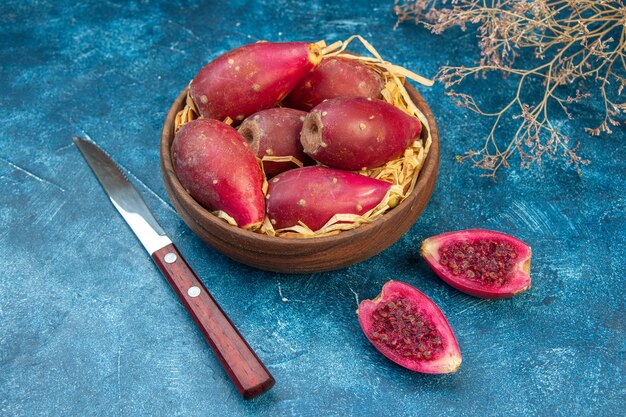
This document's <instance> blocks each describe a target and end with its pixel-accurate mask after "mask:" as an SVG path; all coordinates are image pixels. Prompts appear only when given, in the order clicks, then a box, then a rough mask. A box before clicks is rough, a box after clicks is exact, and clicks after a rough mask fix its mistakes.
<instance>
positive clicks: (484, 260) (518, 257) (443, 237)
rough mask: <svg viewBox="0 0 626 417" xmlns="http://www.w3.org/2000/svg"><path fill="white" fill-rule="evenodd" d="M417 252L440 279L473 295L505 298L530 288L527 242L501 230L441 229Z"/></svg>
mask: <svg viewBox="0 0 626 417" xmlns="http://www.w3.org/2000/svg"><path fill="white" fill-rule="evenodd" d="M421 254H422V257H424V259H425V260H426V262H428V264H429V265H430V267H431V268H432V269H433V271H435V273H436V274H437V275H439V277H440V278H441V279H443V280H444V281H445V282H447V283H448V284H450V285H451V286H453V287H454V288H456V289H458V290H459V291H462V292H464V293H466V294H470V295H473V296H475V297H480V298H507V297H512V296H514V295H516V294H519V293H521V292H523V291H526V290H527V289H528V288H530V258H531V249H530V246H528V245H527V244H526V243H524V242H522V241H521V240H519V239H517V238H515V237H513V236H510V235H507V234H505V233H501V232H495V231H491V230H483V229H472V230H461V231H458V232H449V233H443V234H440V235H437V236H432V237H429V238H428V239H426V240H424V242H422V248H421Z"/></svg>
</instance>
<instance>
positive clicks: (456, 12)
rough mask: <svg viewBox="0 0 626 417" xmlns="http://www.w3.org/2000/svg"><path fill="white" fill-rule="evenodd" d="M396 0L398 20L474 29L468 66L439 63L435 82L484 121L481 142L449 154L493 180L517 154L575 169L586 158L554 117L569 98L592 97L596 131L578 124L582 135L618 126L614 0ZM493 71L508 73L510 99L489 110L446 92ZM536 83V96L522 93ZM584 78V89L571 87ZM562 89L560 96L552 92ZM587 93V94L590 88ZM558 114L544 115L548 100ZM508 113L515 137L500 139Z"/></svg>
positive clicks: (625, 27)
mask: <svg viewBox="0 0 626 417" xmlns="http://www.w3.org/2000/svg"><path fill="white" fill-rule="evenodd" d="M444 3H446V1H445V0H440V1H438V0H413V1H403V2H400V1H398V0H396V8H395V10H396V13H397V15H398V17H399V20H398V22H402V21H405V20H414V21H416V22H417V23H420V24H423V25H424V26H425V27H427V28H428V29H430V30H431V31H432V32H433V33H436V34H441V33H442V32H444V31H445V30H447V29H449V28H451V27H455V26H457V27H461V28H462V29H463V30H465V29H466V27H467V26H468V25H474V26H476V28H477V29H476V30H477V33H478V38H479V47H480V50H481V55H480V59H479V60H478V62H477V64H476V65H475V66H471V67H465V66H443V67H441V68H440V70H439V73H438V75H437V79H438V80H439V81H441V82H443V83H444V85H445V87H446V88H447V89H448V91H447V92H446V94H447V95H449V96H451V97H453V99H454V100H455V101H456V103H457V104H459V105H460V106H463V107H467V108H468V109H470V110H471V111H473V112H475V113H477V114H479V115H481V116H485V117H490V118H493V119H494V120H493V125H492V127H491V130H490V132H489V134H488V135H487V137H486V138H485V142H484V144H483V146H482V147H480V148H478V149H477V150H469V151H467V152H465V154H464V155H461V156H458V157H457V159H458V160H459V161H465V160H471V161H472V163H473V164H474V166H476V167H479V168H482V169H484V170H485V172H486V175H489V176H495V174H496V172H497V171H498V170H499V169H500V168H501V167H509V163H508V160H509V159H510V158H511V157H512V156H513V155H514V154H518V155H519V156H520V159H521V166H522V167H525V168H528V167H530V166H531V165H532V164H533V163H537V164H541V161H542V157H543V156H548V157H550V158H552V159H555V158H558V157H561V158H563V159H564V160H565V162H566V163H569V164H572V165H574V167H575V168H576V169H577V170H578V172H579V173H580V172H581V171H580V170H581V166H582V165H584V164H586V163H588V162H589V161H587V160H584V159H582V158H581V157H580V156H579V155H578V154H577V150H578V145H572V143H571V141H570V138H569V137H568V136H567V135H566V134H565V133H564V132H563V129H562V128H561V127H560V119H563V116H565V118H567V119H572V118H573V116H572V114H571V113H570V111H569V110H568V107H569V105H570V104H572V103H579V102H580V101H581V100H584V99H588V98H590V97H592V95H593V96H594V98H596V99H599V100H601V102H602V103H603V105H604V106H603V114H601V115H600V122H599V124H598V125H597V127H593V128H585V131H586V132H587V133H588V134H590V135H595V136H597V135H600V134H601V133H606V134H611V133H612V132H613V128H612V127H618V126H619V127H622V126H623V124H624V123H625V122H624V115H625V114H626V103H625V102H624V101H620V97H621V94H622V91H623V88H624V86H626V57H625V55H626V7H624V4H623V2H622V1H603V0H534V1H515V0H480V1H478V0H453V1H452V2H451V4H450V6H449V7H446V6H445V5H444ZM440 6H443V7H440ZM488 72H499V73H501V74H503V75H504V76H505V77H511V78H513V77H514V78H515V79H516V81H517V88H516V89H515V95H514V97H513V98H512V99H511V100H510V101H508V102H507V103H506V104H505V105H503V106H501V107H500V108H499V109H498V110H496V111H485V110H483V109H481V108H480V107H479V106H478V104H477V103H476V101H475V99H474V97H472V96H471V95H469V94H465V93H462V92H457V91H454V90H453V88H457V87H459V86H460V85H462V84H464V82H465V81H468V80H470V79H476V78H478V77H479V76H482V77H483V78H484V77H486V74H487V73H488ZM538 80H539V81H540V82H541V84H542V86H543V94H540V95H539V96H533V98H532V100H530V101H529V98H528V97H527V96H529V94H525V93H526V92H527V90H528V89H529V88H530V87H531V84H532V83H535V82H536V81H538ZM588 84H592V88H591V89H588V90H587V91H584V92H581V90H583V89H585V87H586V86H587V85H588ZM563 90H567V91H569V94H568V95H567V96H565V97H564V96H563V95H561V94H562V91H563ZM594 93H595V94H594ZM552 104H556V105H558V106H556V109H560V111H561V112H562V114H558V113H559V112H557V114H556V115H555V114H553V108H554V106H553V105H552ZM505 116H512V117H513V119H515V120H518V121H519V124H518V126H517V129H516V130H515V135H513V136H512V137H508V138H505V139H504V140H503V139H502V138H501V137H499V136H498V135H497V128H498V127H499V126H501V125H502V123H504V121H505Z"/></svg>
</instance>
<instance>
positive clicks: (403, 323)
mask: <svg viewBox="0 0 626 417" xmlns="http://www.w3.org/2000/svg"><path fill="white" fill-rule="evenodd" d="M357 314H358V316H359V323H360V324H361V328H362V329H363V332H364V333H365V336H366V337H367V338H368V340H369V341H370V342H371V343H372V344H373V345H374V347H375V348H376V349H378V350H379V351H380V353H382V354H383V355H385V356H386V357H387V358H389V359H391V360H392V361H394V362H395V363H397V364H398V365H401V366H404V367H405V368H407V369H410V370H412V371H415V372H423V373H427V374H446V373H451V372H456V370H457V369H458V368H459V366H460V365H461V352H460V350H459V345H458V343H457V341H456V338H455V337H454V333H453V332H452V329H451V328H450V325H449V324H448V320H447V319H446V317H445V316H444V314H443V313H442V312H441V310H440V309H439V307H438V306H437V305H436V304H435V303H434V302H433V301H432V300H431V299H430V298H428V297H427V296H426V295H424V294H423V293H422V292H421V291H419V290H418V289H416V288H414V287H412V286H410V285H408V284H405V283H404V282H400V281H389V282H387V283H386V284H385V285H383V289H382V291H381V293H380V294H379V295H378V297H376V298H375V299H373V300H363V301H361V304H359V309H358V310H357Z"/></svg>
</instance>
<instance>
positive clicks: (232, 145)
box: [172, 119, 265, 229]
mask: <svg viewBox="0 0 626 417" xmlns="http://www.w3.org/2000/svg"><path fill="white" fill-rule="evenodd" d="M172 164H173V167H174V172H175V173H176V176H177V177H178V180H179V181H180V183H181V184H182V186H183V187H184V188H185V189H186V190H187V191H188V192H189V194H190V195H191V196H192V197H193V198H194V199H195V200H196V201H197V202H198V203H200V205H202V206H203V207H205V208H207V209H209V210H222V211H224V212H225V213H226V214H228V215H229V216H231V217H232V218H233V219H235V221H236V222H237V225H238V226H239V227H241V228H243V229H254V228H256V227H258V226H259V225H260V224H261V223H262V222H263V219H264V217H265V213H264V212H265V204H264V203H265V197H264V196H263V191H262V186H263V173H262V172H261V168H260V167H259V164H258V163H257V161H256V158H255V157H254V155H253V154H252V151H251V150H250V147H249V146H248V144H247V143H246V142H245V140H244V139H243V137H242V136H241V135H240V134H239V133H238V132H237V131H236V130H235V129H234V128H232V127H230V126H228V125H226V124H225V123H222V122H220V121H217V120H213V119H197V120H193V121H191V122H189V123H187V124H185V125H183V127H181V129H180V130H179V131H178V132H177V133H176V136H175V137H174V142H173V143H172Z"/></svg>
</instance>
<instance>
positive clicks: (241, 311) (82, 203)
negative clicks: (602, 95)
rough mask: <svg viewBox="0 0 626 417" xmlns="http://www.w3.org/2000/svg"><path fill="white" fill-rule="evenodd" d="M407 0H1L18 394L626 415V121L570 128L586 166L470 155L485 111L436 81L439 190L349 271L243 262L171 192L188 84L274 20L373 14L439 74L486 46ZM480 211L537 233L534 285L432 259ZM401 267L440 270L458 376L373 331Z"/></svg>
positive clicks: (4, 177)
mask: <svg viewBox="0 0 626 417" xmlns="http://www.w3.org/2000/svg"><path fill="white" fill-rule="evenodd" d="M391 7H392V1H391V0H389V1H382V2H375V1H363V2H356V1H354V2H350V5H349V6H347V5H346V4H345V3H344V2H330V1H328V2H322V1H316V0H314V1H303V0H302V1H269V0H267V1H260V2H252V1H233V2H220V1H215V2H207V4H204V5H200V4H197V3H195V2H165V1H163V2H152V1H143V2H139V3H133V4H128V5H127V4H126V2H113V1H110V2H92V3H83V2H69V1H59V2H54V3H52V2H50V3H32V2H24V1H3V2H2V4H1V5H0V120H1V125H2V130H1V131H0V187H1V190H2V192H1V193H0V248H1V249H0V266H1V267H2V271H3V273H2V278H1V279H0V415H2V416H34V415H55V416H59V415H119V416H139V415H152V416H156V415H162V416H177V415H185V416H200V415H219V416H241V415H251V416H254V415H273V416H283V415H299V416H319V415H337V416H343V415H440V416H441V415H480V416H483V415H528V416H530V415H561V416H571V415H577V416H599V415H606V416H609V415H618V414H623V412H624V408H625V401H626V400H625V384H624V369H623V367H624V359H625V358H624V351H625V339H624V330H625V323H624V313H625V309H624V298H625V297H624V295H625V292H624V277H625V275H626V274H625V260H624V259H625V255H626V254H625V251H624V248H625V243H626V239H625V238H626V231H625V223H626V222H625V218H624V210H625V206H626V204H625V200H624V184H625V180H626V178H625V177H626V175H625V161H624V146H623V145H624V139H625V138H624V130H623V129H622V130H621V131H617V132H616V133H615V134H614V135H613V136H609V137H603V138H589V137H585V136H584V134H583V133H574V136H575V138H576V139H580V140H582V147H581V152H582V153H583V154H584V155H585V156H587V157H588V158H590V159H591V160H592V164H591V165H590V166H589V167H587V168H585V169H584V175H583V176H582V177H579V176H577V175H576V174H575V173H572V172H571V171H568V170H567V169H565V168H563V167H562V166H561V165H559V164H554V163H551V162H550V161H547V162H546V164H545V165H544V166H543V167H541V168H539V169H534V170H532V171H520V170H519V169H513V170H510V171H509V172H503V173H502V174H501V175H500V177H499V179H498V181H497V182H493V181H491V180H489V179H485V178H481V177H479V172H477V171H474V170H472V169H471V168H470V167H469V166H468V165H458V164H456V163H455V162H454V155H456V154H458V153H461V152H462V151H463V150H465V149H467V148H469V147H471V146H474V145H476V144H477V143H478V142H479V140H480V137H479V136H480V135H481V134H483V133H484V131H485V130H486V129H487V125H486V124H485V123H486V122H484V121H481V120H477V119H476V118H475V117H474V116H473V115H471V114H469V113H468V112H466V111H463V110H460V109H458V108H457V107H455V106H454V105H453V104H452V103H451V102H450V100H448V99H447V98H445V97H444V96H443V94H442V88H441V86H435V87H434V88H431V89H427V88H420V91H421V92H422V94H423V95H424V97H425V98H426V100H427V101H428V102H429V103H430V105H431V107H432V109H433V112H434V114H435V116H436V118H437V120H438V123H439V127H440V131H441V137H442V140H441V143H442V152H441V155H442V159H441V169H440V177H439V180H438V184H437V188H436V190H435V193H434V195H433V197H432V200H431V202H430V204H429V205H428V207H427V209H426V210H425V212H424V214H423V215H422V217H421V218H420V219H419V220H418V222H417V223H416V224H415V226H414V227H413V228H412V229H411V230H410V231H409V232H408V233H407V234H406V235H405V236H404V237H403V238H402V239H401V240H400V241H399V242H398V243H396V244H395V245H393V246H392V247H390V248H389V249H388V250H386V251H384V252H383V253H382V254H380V255H379V256H377V257H375V258H373V259H370V260H368V261H365V262H363V263H361V264H358V265H355V266H352V267H349V268H345V269H343V270H339V271H335V272H331V273H323V274H312V275H300V276H288V275H280V274H273V273H268V272H262V271H258V270H255V269H253V268H249V267H246V266H243V265H240V264H237V263H235V262H233V261H231V260H229V259H227V258H225V257H224V256H222V255H221V254H219V253H216V252H215V251H214V250H212V249H211V248H208V247H206V246H205V245H204V244H203V243H202V242H201V241H200V240H199V239H198V238H197V237H196V236H195V235H193V234H192V233H191V232H190V231H189V229H188V228H187V227H186V225H185V224H184V223H183V222H182V221H181V220H180V219H179V217H178V216H177V215H176V213H175V212H174V210H173V209H172V207H171V205H170V203H169V200H168V198H167V195H166V192H165V189H164V186H163V183H162V181H161V175H160V171H159V156H158V143H159V137H160V129H161V125H162V123H163V120H164V117H165V114H166V111H167V110H168V108H169V106H170V103H171V102H172V101H173V100H174V98H175V97H176V95H177V94H178V93H179V91H180V90H181V89H182V88H183V87H184V86H185V85H186V84H187V83H188V81H189V80H190V79H191V78H192V77H193V75H194V74H195V72H196V71H197V70H198V69H199V68H200V67H201V65H203V64H204V63H205V62H207V61H209V60H210V59H212V58H215V57H216V56H217V55H219V54H221V53H223V52H225V51H227V50H229V49H231V48H234V47H237V46H240V45H242V44H245V43H250V42H254V41H256V40H259V39H267V40H273V41H280V40H313V41H315V40H318V39H326V40H328V41H334V40H339V39H346V38H347V37H348V36H349V35H351V34H354V33H359V34H362V35H363V36H365V37H366V38H367V39H369V40H370V41H371V42H372V43H373V44H374V45H375V46H376V47H377V49H379V51H381V52H382V53H383V54H384V57H385V58H387V59H388V60H390V61H392V62H395V63H397V64H399V65H403V66H406V67H408V68H410V69H412V70H414V71H415V72H417V73H420V74H423V75H426V76H429V75H432V74H434V72H435V71H436V69H437V67H438V66H439V65H443V64H446V63H458V62H461V61H465V62H469V60H470V59H471V58H470V56H472V55H473V56H475V55H474V54H475V52H476V47H475V39H474V38H473V36H472V35H470V34H461V33H460V32H450V33H448V34H445V35H444V36H440V37H438V36H434V35H430V34H429V33H427V32H426V31H425V30H423V29H421V28H418V27H416V26H414V25H412V24H405V25H402V26H400V28H399V29H397V30H395V31H394V30H392V29H393V26H394V23H395V19H394V16H393V14H392V12H391ZM489 95H490V92H489V91H487V92H485V96H489ZM583 110H585V111H590V112H594V111H597V109H594V108H592V107H589V108H586V109H583ZM579 123H580V122H576V121H574V122H572V125H573V126H574V127H576V128H579V127H580V126H579V125H578V124H579ZM82 132H86V133H88V134H89V135H90V136H91V137H92V138H93V139H94V140H95V141H96V142H97V143H98V144H100V145H101V146H102V147H103V148H104V149H105V150H106V151H108V152H109V153H110V154H111V155H112V156H113V157H114V158H115V159H116V160H117V161H118V162H119V163H120V164H121V165H122V166H123V167H124V168H125V169H127V172H128V174H129V177H130V179H131V180H132V181H133V182H134V183H135V184H136V185H137V186H138V187H139V189H140V190H141V192H142V193H143V194H144V196H145V198H146V200H147V202H148V203H149V205H150V206H151V207H152V208H153V211H154V212H155V215H156V217H157V218H158V219H159V220H160V222H161V223H162V225H163V227H164V228H165V229H166V231H167V232H168V233H169V235H170V236H171V237H172V239H173V240H174V241H175V242H176V244H177V245H178V247H179V249H180V250H181V252H182V253H183V254H185V256H186V258H187V259H188V261H189V263H190V264H191V265H192V266H193V267H194V268H195V270H196V272H197V273H198V275H199V276H200V277H202V278H203V281H204V282H205V284H206V286H207V287H208V288H209V289H210V290H211V291H212V292H213V294H214V296H215V297H216V299H217V300H219V302H220V303H221V305H222V306H223V308H224V309H225V310H226V311H227V312H228V313H229V315H230V316H231V318H232V319H233V321H234V322H235V323H236V324H237V325H238V327H239V328H240V330H241V332H242V333H243V334H244V335H245V336H246V337H247V339H248V341H249V343H250V344H251V345H252V346H253V347H254V348H255V349H256V350H257V352H258V354H259V356H260V357H261V358H262V359H263V360H264V361H265V363H266V364H267V366H268V368H269V369H270V370H271V372H272V373H273V374H274V376H275V378H276V380H277V384H276V386H275V387H274V388H273V389H272V391H270V392H269V393H267V394H266V395H264V396H262V397H260V398H258V399H255V400H253V401H249V402H245V401H243V400H241V399H240V398H239V396H238V394H237V392H236V391H235V389H234V388H233V386H232V385H231V384H230V382H229V381H228V379H227V377H226V375H225V373H224V372H223V371H222V369H221V368H220V366H219V364H218V362H217V360H216V359H215V358H214V356H213V354H212V353H211V351H210V350H209V348H208V347H207V345H206V344H205V342H204V340H203V339H202V337H201V335H200V333H199V332H198V331H197V330H196V328H195V327H194V325H193V323H192V321H191V320H190V319H189V317H188V316H187V314H186V313H185V311H184V309H183V308H182V307H181V305H180V304H179V302H178V301H177V300H176V298H175V296H174V294H173V292H172V291H171V290H170V288H169V287H168V286H167V284H166V282H165V280H164V279H162V278H161V276H160V274H159V272H158V270H157V268H156V267H155V266H154V265H153V263H152V261H151V260H150V258H149V257H148V256H147V255H146V254H145V253H144V250H143V248H142V247H141V246H140V244H139V242H138V241H137V240H136V239H135V237H134V236H133V235H132V234H131V232H130V230H129V229H128V227H127V226H126V224H125V223H124V222H123V220H122V219H121V217H120V216H119V215H117V213H116V212H115V211H114V209H113V207H112V206H111V205H110V204H109V202H108V201H107V198H106V196H105V195H104V193H103V192H102V190H101V189H100V186H99V185H98V183H97V181H96V179H95V177H94V176H93V175H92V173H91V172H90V171H89V168H88V167H87V165H86V164H85V162H84V161H83V159H82V158H81V156H80V154H79V152H78V151H77V149H75V147H74V145H73V144H72V143H71V141H70V137H71V135H72V134H75V133H82ZM573 132H580V130H576V131H573ZM470 227H484V228H492V229H497V230H502V231H505V232H508V233H511V234H514V235H516V236H518V237H520V238H522V239H523V240H525V241H527V242H528V243H529V244H530V245H531V246H532V248H533V256H534V258H533V265H532V275H533V280H534V285H533V288H532V289H531V290H530V291H528V292H527V293H525V294H523V295H520V296H518V297H516V298H513V299H509V300H503V301H484V300H479V299H476V298H472V297H469V296H465V295H463V294H461V293H459V292H457V291H455V290H454V289H452V288H450V287H448V286H447V285H445V284H444V283H443V282H441V281H440V280H439V279H438V278H436V277H435V276H434V275H433V273H431V272H430V270H429V269H428V267H427V266H426V265H425V263H424V262H423V261H421V260H420V259H419V256H418V248H419V245H420V242H421V241H422V239H424V238H425V237H427V236H430V235H433V234H437V233H440V232H444V231H449V230H456V229H464V228H470ZM390 278H394V279H399V280H403V281H406V282H408V283H410V284H412V285H415V286H416V287H418V288H420V289H421V290H422V291H423V292H425V293H426V294H427V295H429V296H430V297H432V298H433V300H435V301H436V302H437V303H438V304H439V306H440V307H441V308H442V310H443V311H444V312H445V313H446V315H447V316H448V318H449V321H450V324H451V326H452V328H453V329H454V330H455V332H456V335H457V338H458V341H459V344H460V347H461V351H462V353H463V359H464V360H463V365H462V367H461V369H460V371H459V372H458V373H457V374H455V375H447V376H428V375H419V374H414V373H412V372H410V371H407V370H404V369H403V368H400V367H398V366H396V365H394V364H393V363H391V362H389V361H388V360H386V359H385V358H384V357H382V356H381V355H380V354H378V353H377V351H375V350H374V349H373V348H372V347H371V346H370V345H369V343H368V342H367V340H366V339H365V337H364V336H363V335H362V333H361V329H360V327H359V325H358V322H357V318H356V315H355V309H356V307H357V302H356V301H357V299H363V298H371V297H373V296H375V295H376V294H377V293H378V291H379V289H380V288H381V286H382V284H383V283H384V282H385V281H386V280H388V279H390ZM620 410H621V411H620Z"/></svg>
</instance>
